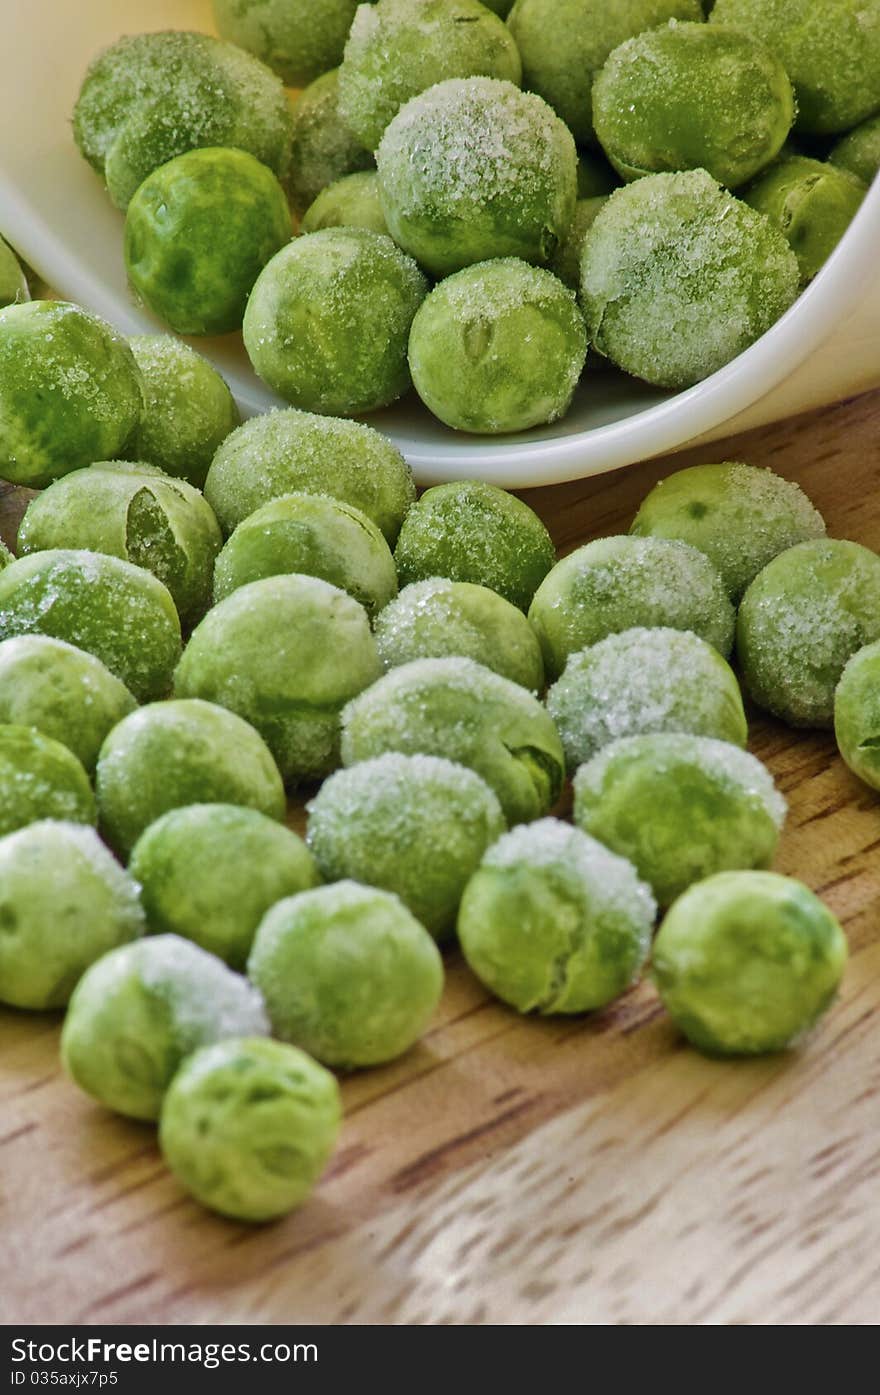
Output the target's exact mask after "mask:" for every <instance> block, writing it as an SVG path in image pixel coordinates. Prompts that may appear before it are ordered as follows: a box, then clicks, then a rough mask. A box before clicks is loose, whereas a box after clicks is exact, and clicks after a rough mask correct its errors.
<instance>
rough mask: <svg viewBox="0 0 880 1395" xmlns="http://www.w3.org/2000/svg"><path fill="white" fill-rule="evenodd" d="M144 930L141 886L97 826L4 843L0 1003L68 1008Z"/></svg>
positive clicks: (37, 826)
mask: <svg viewBox="0 0 880 1395" xmlns="http://www.w3.org/2000/svg"><path fill="white" fill-rule="evenodd" d="M144 928H145V927H144V914H143V911H142V910H141V907H140V902H139V900H138V888H137V886H136V884H135V883H134V882H133V881H132V880H131V878H130V877H128V876H126V874H125V872H123V870H122V868H121V867H120V866H119V864H118V863H117V862H116V861H115V859H114V858H113V857H111V855H110V853H109V852H108V851H107V849H106V848H105V847H104V844H103V843H102V842H101V840H100V839H99V837H98V835H97V833H95V832H94V831H93V830H92V829H91V828H84V827H82V826H81V825H78V824H73V823H67V822H56V821H55V820H44V821H41V822H35V823H31V824H30V825H29V826H28V827H27V828H22V829H20V830H19V831H18V832H17V833H11V834H9V835H8V836H6V837H3V838H0V1002H4V1003H9V1004H11V1005H12V1006H13V1007H21V1008H32V1009H35V1010H37V1011H41V1012H42V1011H45V1010H47V1009H51V1008H59V1007H63V1006H64V1005H65V1003H66V1002H67V1000H68V998H69V997H70V994H71V992H72V991H73V989H74V986H75V985H76V983H77V981H78V980H79V978H80V977H81V975H82V974H83V973H85V971H86V970H87V969H88V967H89V965H90V964H93V963H94V962H95V960H97V959H99V958H100V957H101V955H103V954H105V953H107V951H108V950H111V949H115V948H116V946H117V945H121V944H124V943H125V942H126V941H128V940H133V939H136V938H137V937H138V936H139V935H141V934H142V933H143V931H144Z"/></svg>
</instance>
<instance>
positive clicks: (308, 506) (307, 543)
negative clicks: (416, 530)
mask: <svg viewBox="0 0 880 1395" xmlns="http://www.w3.org/2000/svg"><path fill="white" fill-rule="evenodd" d="M286 572H299V573H302V574H304V575H306V576H317V577H321V578H322V579H323V580H324V581H329V582H330V583H331V584H332V585H333V586H338V587H339V588H340V590H342V591H347V592H348V594H349V595H350V596H353V597H354V599H355V600H356V601H360V603H361V605H362V606H364V607H365V609H366V610H367V612H368V614H369V615H371V616H375V615H376V614H377V613H378V612H379V611H381V610H382V608H383V606H386V605H387V604H388V602H389V601H390V600H392V599H393V597H394V596H396V595H397V573H396V571H395V569H394V558H393V557H392V556H391V552H390V551H389V548H388V544H387V543H386V541H385V539H384V538H383V536H382V534H381V533H380V531H379V529H378V528H377V527H376V525H375V523H373V521H372V519H369V518H367V516H366V514H364V513H361V511H360V509H355V508H352V507H351V505H350V504H344V503H342V501H341V500H339V499H331V498H325V497H322V496H321V495H318V494H288V495H286V496H285V497H283V498H281V499H273V500H271V501H270V502H269V503H268V504H263V506H262V508H259V509H256V510H255V512H254V513H252V514H250V515H249V517H248V518H246V519H244V520H243V521H242V522H241V523H239V525H238V527H237V528H236V529H235V531H234V533H233V534H232V536H231V537H230V539H229V541H228V542H227V544H226V546H225V547H224V548H223V551H222V552H221V553H220V556H219V557H218V558H217V563H216V566H215V568H214V600H215V602H216V601H222V600H224V599H225V598H226V597H227V596H229V595H231V594H232V592H233V591H235V590H237V588H238V587H239V586H245V585H247V584H248V583H249V582H251V581H261V580H263V579H264V578H265V577H269V576H277V575H279V574H283V573H286Z"/></svg>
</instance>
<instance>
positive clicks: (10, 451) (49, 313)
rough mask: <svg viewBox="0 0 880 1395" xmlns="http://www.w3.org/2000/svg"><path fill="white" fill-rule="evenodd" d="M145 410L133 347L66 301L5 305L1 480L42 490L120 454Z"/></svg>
mask: <svg viewBox="0 0 880 1395" xmlns="http://www.w3.org/2000/svg"><path fill="white" fill-rule="evenodd" d="M142 410H143V387H142V383H141V375H140V373H139V371H138V367H137V364H136V363H135V361H134V357H133V355H132V352H131V349H130V348H129V347H128V345H127V344H126V342H125V340H124V339H123V338H122V336H121V335H119V334H117V333H116V331H115V330H114V329H112V328H111V327H110V325H108V324H106V323H105V322H104V321H103V320H99V319H98V318H97V316H95V315H89V314H87V313H86V311H85V310H80V309H79V307H78V306H76V305H69V304H68V303H67V302H66V301H52V300H32V301H28V302H26V303H24V304H21V305H8V306H6V308H5V309H4V310H0V478H2V479H4V480H9V481H10V483H12V484H23V485H27V486H28V488H30V489H41V488H42V487H43V486H44V485H46V484H51V482H52V480H54V479H57V478H58V477H59V476H60V475H65V474H67V473H68V471H70V470H77V469H79V468H80V466H83V465H91V463H92V461H93V460H103V459H105V458H110V457H112V456H114V455H117V454H119V452H120V451H121V450H122V448H123V446H124V445H125V442H126V441H127V440H128V438H129V436H130V435H131V433H132V431H134V429H135V427H136V426H137V424H138V421H139V420H140V416H141V412H142Z"/></svg>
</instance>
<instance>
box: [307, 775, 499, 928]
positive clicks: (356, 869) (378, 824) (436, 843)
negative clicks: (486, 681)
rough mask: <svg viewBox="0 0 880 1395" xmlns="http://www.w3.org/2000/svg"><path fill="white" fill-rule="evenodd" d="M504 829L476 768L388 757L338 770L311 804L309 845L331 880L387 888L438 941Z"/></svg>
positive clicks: (326, 876)
mask: <svg viewBox="0 0 880 1395" xmlns="http://www.w3.org/2000/svg"><path fill="white" fill-rule="evenodd" d="M506 827H507V825H506V823H505V821H504V815H503V814H502V812H501V805H500V804H499V803H498V800H497V798H496V796H495V795H494V794H493V792H492V791H491V790H490V789H489V786H488V785H487V784H486V783H485V782H484V781H483V780H481V779H480V777H479V776H478V775H475V774H474V772H473V771H472V770H468V769H466V768H465V767H464V766H462V765H456V764H455V763H454V762H453V761H449V760H442V759H439V758H437V757H434V756H402V755H398V754H396V753H394V752H389V753H388V754H386V755H383V756H378V757H377V758H376V759H375V760H365V761H361V762H360V763H359V764H358V765H353V766H352V767H351V769H350V770H338V771H337V772H336V774H335V775H331V776H330V779H329V780H327V781H326V782H325V783H324V784H323V785H322V786H321V789H320V791H319V793H318V795H317V797H316V798H315V799H313V800H312V802H311V804H310V805H309V827H308V845H309V847H310V849H311V851H312V852H313V854H314V856H315V859H316V861H317V864H318V867H319V868H320V870H321V874H322V875H323V877H324V878H325V880H326V881H328V882H337V881H345V880H346V879H350V880H351V881H356V882H363V883H365V884H366V885H367V886H377V887H380V888H382V889H383V890H384V891H393V892H394V893H395V894H396V895H397V896H399V897H400V899H401V901H403V903H404V905H405V906H408V907H409V909H410V910H411V911H412V913H413V915H414V916H415V917H416V919H417V920H418V921H419V922H420V923H421V924H422V925H424V926H425V928H426V929H427V930H429V931H430V933H431V934H432V935H433V936H434V937H435V938H436V939H443V938H445V937H446V936H448V935H449V934H450V933H451V932H452V930H453V929H454V927H455V915H456V911H457V910H458V903H459V901H460V900H461V894H462V891H463V890H464V887H465V884H466V883H467V881H468V878H469V877H470V876H471V874H472V873H473V872H474V871H475V870H476V867H477V865H478V863H479V861H480V858H481V857H482V855H483V853H484V852H485V851H486V849H487V848H488V847H489V846H490V844H491V843H494V841H495V839H496V838H498V837H500V835H501V834H502V833H503V832H504V830H505V828H506Z"/></svg>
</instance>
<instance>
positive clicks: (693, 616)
mask: <svg viewBox="0 0 880 1395" xmlns="http://www.w3.org/2000/svg"><path fill="white" fill-rule="evenodd" d="M529 619H530V621H531V623H532V625H533V626H534V629H535V632H536V634H537V636H538V639H539V640H540V642H541V649H542V651H543V654H544V665H545V668H546V670H547V673H548V675H549V676H550V678H552V679H555V678H558V677H559V675H560V673H561V672H562V670H563V668H564V667H565V664H566V661H567V660H568V657H569V655H570V654H575V653H577V651H578V650H579V649H585V648H587V647H588V646H589V645H591V644H596V643H598V641H599V640H600V639H604V638H605V637H606V635H611V634H617V633H619V632H620V631H621V630H631V629H634V628H648V629H655V628H657V627H662V628H669V629H674V630H693V632H694V633H695V634H697V635H699V637H700V638H701V639H704V640H705V641H706V642H707V643H708V644H711V645H713V646H714V648H716V649H717V650H718V652H719V653H720V654H722V655H723V656H726V655H727V654H729V653H730V649H731V645H732V643H733V628H734V612H733V607H732V606H731V604H730V601H729V600H728V599H727V595H726V593H725V590H724V586H723V585H722V582H721V578H720V576H719V575H718V573H717V571H716V570H715V568H714V567H713V566H712V563H711V562H710V561H709V559H708V558H707V557H706V556H704V554H703V553H702V552H698V551H697V549H696V548H695V547H690V546H689V545H688V544H686V543H679V542H671V541H668V540H667V539H665V538H663V539H661V538H631V537H612V538H597V539H596V540H595V541H594V542H591V543H586V544H585V546H583V547H579V548H577V549H576V550H575V551H574V552H571V553H569V555H568V556H567V557H564V558H563V559H562V561H561V562H557V564H556V566H555V567H554V568H553V570H552V571H551V572H550V573H549V574H548V575H547V576H546V577H545V579H544V581H543V582H542V583H541V585H540V586H539V587H538V590H537V591H536V593H535V597H534V599H533V601H532V604H531V607H530V609H529Z"/></svg>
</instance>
